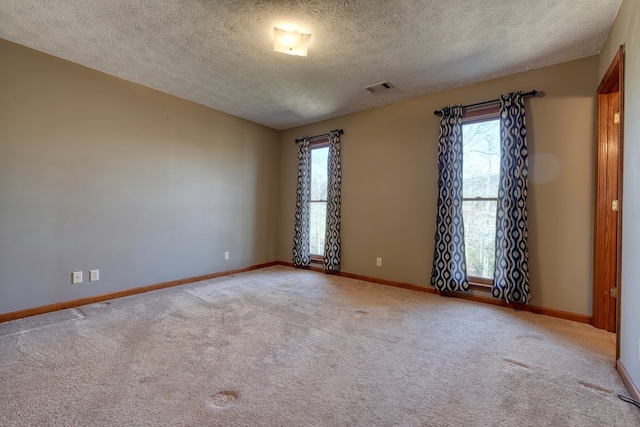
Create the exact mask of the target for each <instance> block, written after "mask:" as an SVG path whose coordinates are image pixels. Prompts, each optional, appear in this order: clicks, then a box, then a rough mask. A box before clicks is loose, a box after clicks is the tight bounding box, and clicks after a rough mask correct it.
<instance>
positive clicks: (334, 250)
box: [322, 131, 342, 271]
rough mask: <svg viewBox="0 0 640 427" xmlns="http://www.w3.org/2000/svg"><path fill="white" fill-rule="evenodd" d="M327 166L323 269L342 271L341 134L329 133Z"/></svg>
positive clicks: (336, 132)
mask: <svg viewBox="0 0 640 427" xmlns="http://www.w3.org/2000/svg"><path fill="white" fill-rule="evenodd" d="M327 163H328V165H327V168H328V169H327V181H328V182H327V229H326V234H325V243H324V260H323V263H322V264H323V267H324V269H325V271H340V194H341V191H340V186H341V184H342V165H341V163H340V132H339V131H331V132H329V159H328V162H327Z"/></svg>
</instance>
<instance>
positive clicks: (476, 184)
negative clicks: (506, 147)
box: [462, 119, 500, 198]
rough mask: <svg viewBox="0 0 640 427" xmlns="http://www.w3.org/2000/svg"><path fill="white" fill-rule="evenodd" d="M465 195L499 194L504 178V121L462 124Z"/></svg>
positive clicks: (463, 189) (470, 196)
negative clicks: (501, 134) (500, 182)
mask: <svg viewBox="0 0 640 427" xmlns="http://www.w3.org/2000/svg"><path fill="white" fill-rule="evenodd" d="M462 137H463V141H464V142H463V154H462V155H463V159H464V162H463V169H462V195H463V197H465V198H473V197H496V196H497V194H498V179H499V177H500V120H499V119H496V120H489V121H485V122H480V123H470V124H466V125H462Z"/></svg>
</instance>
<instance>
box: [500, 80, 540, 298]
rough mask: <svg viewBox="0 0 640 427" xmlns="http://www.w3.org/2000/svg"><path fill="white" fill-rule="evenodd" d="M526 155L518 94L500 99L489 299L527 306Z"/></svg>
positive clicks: (520, 98) (523, 114)
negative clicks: (494, 233) (495, 200)
mask: <svg viewBox="0 0 640 427" xmlns="http://www.w3.org/2000/svg"><path fill="white" fill-rule="evenodd" d="M527 179H528V153H527V130H526V124H525V109H524V99H523V96H522V93H521V92H517V93H510V94H508V95H502V96H501V97H500V178H499V187H498V207H497V212H496V262H495V273H494V283H493V288H492V291H491V294H492V296H494V297H495V298H500V299H503V300H505V301H506V302H515V303H523V304H527V303H528V302H529V301H530V300H531V294H530V290H529V250H528V246H527V239H528V232H529V231H528V224H527Z"/></svg>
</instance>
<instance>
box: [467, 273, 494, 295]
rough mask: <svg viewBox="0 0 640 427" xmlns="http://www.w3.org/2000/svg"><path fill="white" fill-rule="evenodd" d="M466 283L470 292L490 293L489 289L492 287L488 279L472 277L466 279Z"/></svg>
mask: <svg viewBox="0 0 640 427" xmlns="http://www.w3.org/2000/svg"><path fill="white" fill-rule="evenodd" d="M468 282H469V288H470V289H471V290H472V291H481V292H491V288H492V287H493V283H492V282H493V281H492V280H488V279H480V278H478V277H473V278H470V279H468Z"/></svg>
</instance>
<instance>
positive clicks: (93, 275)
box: [89, 270, 100, 282]
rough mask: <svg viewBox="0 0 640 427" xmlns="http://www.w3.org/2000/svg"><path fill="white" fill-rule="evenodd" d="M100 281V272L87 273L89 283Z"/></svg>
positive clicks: (91, 271)
mask: <svg viewBox="0 0 640 427" xmlns="http://www.w3.org/2000/svg"><path fill="white" fill-rule="evenodd" d="M98 280H100V270H90V271H89V281H90V282H97V281H98Z"/></svg>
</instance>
